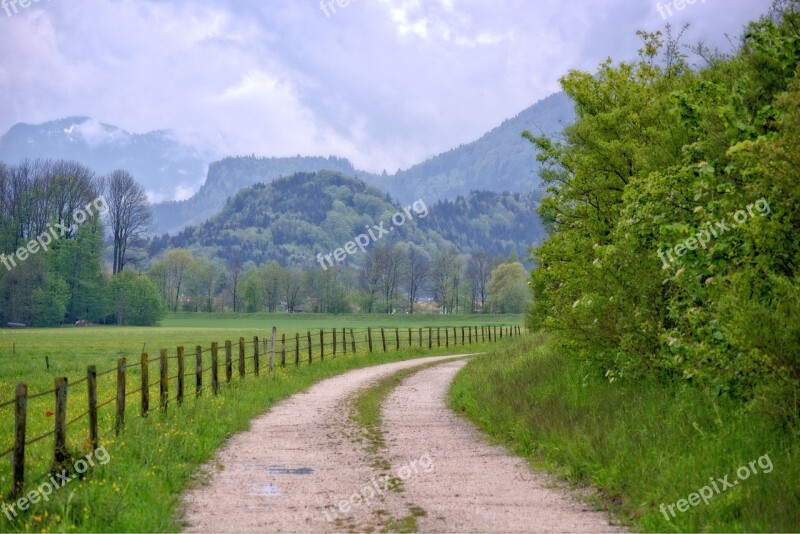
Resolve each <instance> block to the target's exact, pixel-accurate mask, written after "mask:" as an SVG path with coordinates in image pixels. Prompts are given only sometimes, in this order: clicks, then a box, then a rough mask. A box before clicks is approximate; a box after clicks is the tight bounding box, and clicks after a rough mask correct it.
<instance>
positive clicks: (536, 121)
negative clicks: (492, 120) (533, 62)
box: [384, 92, 575, 202]
mask: <svg viewBox="0 0 800 534" xmlns="http://www.w3.org/2000/svg"><path fill="white" fill-rule="evenodd" d="M574 120H575V107H574V105H573V103H572V100H571V99H570V98H569V97H568V96H567V94H566V93H564V92H560V93H556V94H554V95H551V96H549V97H547V98H545V99H543V100H541V101H539V102H537V103H536V104H534V105H533V106H531V107H529V108H528V109H526V110H524V111H522V112H521V113H520V114H519V115H517V116H516V117H514V118H512V119H508V120H506V121H504V122H503V123H502V124H501V125H500V126H498V127H497V128H495V129H493V130H492V131H490V132H488V133H486V134H485V135H484V136H483V137H481V138H480V139H478V140H477V141H475V142H472V143H468V144H466V145H461V146H459V147H458V148H455V149H453V150H449V151H447V152H445V153H443V154H439V155H438V156H435V157H433V158H430V159H429V160H427V161H425V162H423V163H420V164H418V165H415V166H413V167H411V168H409V169H407V170H404V171H399V172H398V173H396V174H394V175H392V176H390V177H389V182H388V184H387V185H386V186H384V187H385V188H386V189H387V191H389V192H390V193H391V194H392V196H393V197H396V198H399V199H401V200H407V199H410V198H413V197H414V196H424V198H426V199H430V200H431V202H434V201H436V200H439V199H445V198H450V199H452V198H455V197H456V196H458V195H465V194H467V193H468V192H469V191H474V190H480V189H483V190H491V191H510V192H512V193H530V192H531V191H533V190H534V189H536V188H537V187H538V184H539V168H540V164H539V162H538V161H537V160H536V153H535V152H534V151H532V150H531V148H530V145H529V144H528V143H527V142H525V140H524V139H522V137H521V136H520V133H521V132H522V131H524V130H530V131H532V132H536V133H537V134H540V135H543V136H546V137H553V136H556V135H558V134H560V133H561V131H562V130H563V129H564V128H565V127H566V126H569V125H570V124H572V122H573V121H574Z"/></svg>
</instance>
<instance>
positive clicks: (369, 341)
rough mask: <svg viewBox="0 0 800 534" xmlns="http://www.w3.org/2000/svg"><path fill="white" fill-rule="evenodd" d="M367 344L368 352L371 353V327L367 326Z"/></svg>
mask: <svg viewBox="0 0 800 534" xmlns="http://www.w3.org/2000/svg"><path fill="white" fill-rule="evenodd" d="M367 346H368V347H369V353H370V354H372V328H367Z"/></svg>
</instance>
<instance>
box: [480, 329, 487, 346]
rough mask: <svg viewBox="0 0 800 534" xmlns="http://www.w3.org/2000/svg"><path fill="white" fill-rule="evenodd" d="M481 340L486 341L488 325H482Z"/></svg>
mask: <svg viewBox="0 0 800 534" xmlns="http://www.w3.org/2000/svg"><path fill="white" fill-rule="evenodd" d="M481 342H482V343H486V327H485V326H482V327H481Z"/></svg>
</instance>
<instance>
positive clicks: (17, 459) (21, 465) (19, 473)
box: [11, 384, 28, 499]
mask: <svg viewBox="0 0 800 534" xmlns="http://www.w3.org/2000/svg"><path fill="white" fill-rule="evenodd" d="M16 394H17V395H16V404H15V407H14V453H13V455H12V456H11V469H12V471H13V479H14V486H13V491H12V495H13V498H15V499H16V498H17V497H19V496H20V495H21V494H22V489H23V488H24V486H25V426H26V424H27V422H28V386H26V385H25V384H17V391H16Z"/></svg>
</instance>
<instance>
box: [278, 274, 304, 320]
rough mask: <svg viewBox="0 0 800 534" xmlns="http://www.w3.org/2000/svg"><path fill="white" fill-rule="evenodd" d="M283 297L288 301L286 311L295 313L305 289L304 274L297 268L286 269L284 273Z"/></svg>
mask: <svg viewBox="0 0 800 534" xmlns="http://www.w3.org/2000/svg"><path fill="white" fill-rule="evenodd" d="M282 278H283V284H282V285H283V295H284V298H285V299H286V311H287V312H289V313H294V309H295V308H296V307H297V303H298V302H299V301H300V298H301V296H302V292H301V291H302V289H303V272H302V271H301V270H300V269H297V268H290V269H285V270H284V272H283V277H282Z"/></svg>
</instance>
